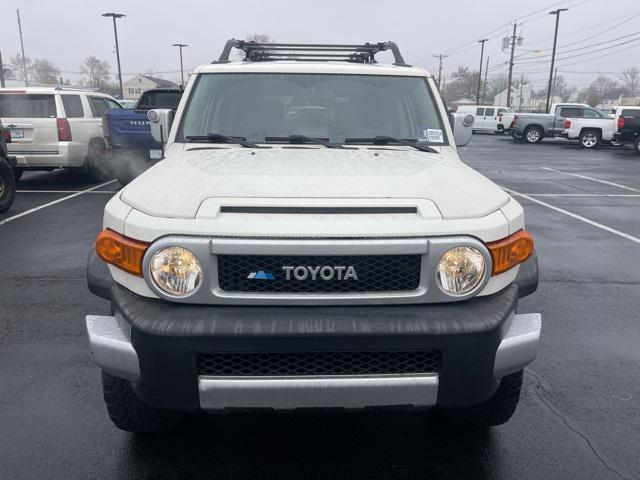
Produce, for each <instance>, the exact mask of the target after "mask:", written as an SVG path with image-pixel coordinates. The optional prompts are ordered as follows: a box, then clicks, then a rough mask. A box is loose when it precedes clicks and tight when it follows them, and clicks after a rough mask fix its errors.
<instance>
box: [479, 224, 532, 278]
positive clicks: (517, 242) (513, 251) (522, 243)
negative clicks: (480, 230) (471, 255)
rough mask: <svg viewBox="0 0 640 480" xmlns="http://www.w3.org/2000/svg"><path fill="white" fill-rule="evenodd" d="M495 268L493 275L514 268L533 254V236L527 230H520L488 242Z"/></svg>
mask: <svg viewBox="0 0 640 480" xmlns="http://www.w3.org/2000/svg"><path fill="white" fill-rule="evenodd" d="M487 248H488V249H489V253H491V260H492V261H493V270H492V271H491V275H498V274H500V273H504V272H506V271H507V270H510V269H512V268H513V267H515V266H516V265H518V264H520V263H522V262H524V261H526V260H528V259H529V257H530V256H531V255H533V237H532V236H531V234H530V233H529V232H526V231H525V230H519V231H517V232H516V233H514V234H513V235H509V236H508V237H507V238H503V239H502V240H498V241H497V242H490V243H487Z"/></svg>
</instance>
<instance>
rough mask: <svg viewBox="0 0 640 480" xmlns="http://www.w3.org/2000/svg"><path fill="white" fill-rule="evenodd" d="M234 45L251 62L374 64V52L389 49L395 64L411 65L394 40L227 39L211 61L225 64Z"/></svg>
mask: <svg viewBox="0 0 640 480" xmlns="http://www.w3.org/2000/svg"><path fill="white" fill-rule="evenodd" d="M234 48H237V49H238V50H242V51H243V52H244V53H245V60H246V61H250V62H268V61H274V60H291V61H302V62H304V61H325V62H331V61H337V62H351V63H377V62H376V59H375V55H376V54H377V53H380V52H383V51H385V50H391V52H392V53H393V58H394V63H393V64H394V65H397V66H402V67H410V66H411V65H408V64H407V63H405V61H404V58H402V54H401V53H400V49H399V48H398V45H396V44H395V43H394V42H381V43H365V44H364V45H330V44H312V43H257V42H247V41H244V40H236V39H234V38H232V39H231V40H229V41H227V43H226V44H225V46H224V49H223V50H222V54H221V55H220V58H219V59H218V60H217V61H213V62H212V63H228V62H229V56H230V55H231V51H232V50H233V49H234Z"/></svg>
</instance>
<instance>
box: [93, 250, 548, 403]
mask: <svg viewBox="0 0 640 480" xmlns="http://www.w3.org/2000/svg"><path fill="white" fill-rule="evenodd" d="M528 263H529V262H528ZM525 265H526V264H525ZM523 267H524V265H523ZM522 270H523V272H525V274H524V275H525V276H524V277H523V278H524V279H521V285H522V290H523V292H522V293H526V294H528V293H532V292H533V291H534V290H535V285H537V261H535V258H534V259H533V261H532V263H529V265H528V267H526V268H523V269H522ZM88 281H89V286H90V289H91V291H92V292H94V293H96V294H97V295H99V296H102V297H105V298H110V300H111V304H112V310H113V312H114V313H113V315H112V316H91V315H90V316H87V332H88V334H89V342H90V345H91V352H92V356H93V359H94V361H95V362H96V363H97V364H98V365H99V366H100V367H101V368H102V369H104V370H105V371H107V372H109V373H111V374H113V375H115V376H117V377H121V378H126V379H128V380H130V381H131V382H132V385H133V388H134V390H135V392H136V394H137V395H138V396H139V397H140V398H141V399H142V400H143V401H145V402H146V403H148V404H150V405H153V406H156V407H158V408H167V409H174V410H183V411H194V410H199V409H203V410H222V409H227V408H271V409H295V408H334V407H341V408H366V407H383V406H384V407H392V406H396V407H400V406H402V407H407V406H411V407H432V406H435V405H440V406H446V407H463V406H469V405H475V404H478V403H481V402H483V401H485V400H487V399H488V398H489V397H491V395H493V393H494V392H495V390H496V388H497V386H498V383H499V380H500V378H502V377H503V376H504V375H508V374H509V373H513V372H516V371H518V370H520V369H522V368H523V367H524V366H525V365H527V364H528V363H530V362H531V361H532V360H533V359H534V358H535V355H536V351H537V347H538V343H539V338H540V329H541V318H540V315H539V314H516V310H517V305H518V298H519V296H521V295H520V287H519V286H518V285H517V284H513V285H511V286H509V287H507V288H506V289H504V290H503V291H501V292H499V293H497V294H495V295H492V296H489V297H478V298H474V299H471V300H468V301H465V302H460V303H455V304H438V305H390V306H331V307H306V306H294V307H292V306H288V307H278V306H253V307H241V306H226V307H221V306H202V305H178V304H172V303H169V302H165V301H162V300H150V299H146V298H143V297H139V296H137V295H135V294H133V293H131V292H129V291H128V290H126V289H124V288H122V287H120V286H118V285H115V284H113V282H112V281H111V279H110V277H108V270H107V269H106V268H105V266H104V264H103V263H102V262H100V261H99V260H98V261H96V259H95V257H92V259H90V262H89V270H88ZM525 290H526V292H525ZM345 351H351V352H352V351H357V352H380V351H387V352H388V351H392V352H395V351H401V352H407V351H437V352H439V353H440V364H439V367H438V369H437V371H435V372H429V373H420V374H413V373H404V374H385V375H325V376H322V375H314V376H297V375H289V376H286V375H285V376H282V375H279V376H258V375H249V376H247V375H244V376H211V375H207V374H202V375H199V370H198V360H197V358H198V355H199V354H209V353H214V352H215V353H217V352H230V353H238V352H241V353H247V352H251V353H275V354H282V353H287V352H289V353H291V352H329V354H331V352H345Z"/></svg>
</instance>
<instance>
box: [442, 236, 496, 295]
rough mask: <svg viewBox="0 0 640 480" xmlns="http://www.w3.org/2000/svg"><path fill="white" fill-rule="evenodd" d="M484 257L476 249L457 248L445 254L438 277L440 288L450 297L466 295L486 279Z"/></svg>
mask: <svg viewBox="0 0 640 480" xmlns="http://www.w3.org/2000/svg"><path fill="white" fill-rule="evenodd" d="M485 269H486V262H485V259H484V255H482V253H481V252H480V251H479V250H478V249H477V248H474V247H455V248H452V249H451V250H448V251H447V252H445V254H444V255H442V257H441V258H440V262H439V263H438V271H437V273H436V276H437V277H438V281H439V282H440V288H441V289H442V291H444V292H445V293H446V294H448V295H452V296H460V295H466V294H467V293H469V292H471V291H472V290H473V289H474V288H476V287H477V286H478V284H479V283H480V282H482V279H483V278H484V273H485Z"/></svg>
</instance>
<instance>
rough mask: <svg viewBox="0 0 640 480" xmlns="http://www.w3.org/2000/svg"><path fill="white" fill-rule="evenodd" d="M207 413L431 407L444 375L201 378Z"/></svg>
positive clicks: (200, 382)
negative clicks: (254, 410) (441, 377)
mask: <svg viewBox="0 0 640 480" xmlns="http://www.w3.org/2000/svg"><path fill="white" fill-rule="evenodd" d="M198 387H199V390H200V406H201V407H202V409H203V410H221V409H224V408H272V409H276V410H292V409H296V408H354V409H359V408H366V407H376V406H420V407H431V406H434V405H436V403H437V400H438V375H437V374H425V375H388V376H332V377H320V376H318V377H206V376H201V377H199V378H198Z"/></svg>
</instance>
